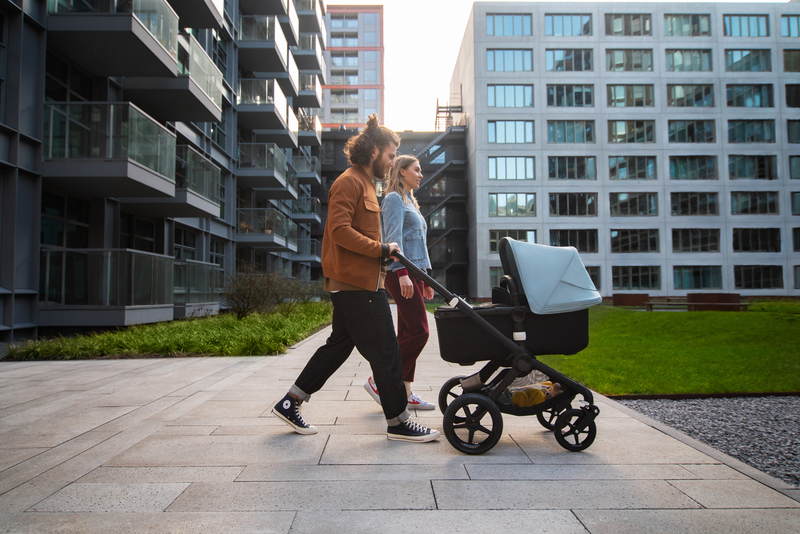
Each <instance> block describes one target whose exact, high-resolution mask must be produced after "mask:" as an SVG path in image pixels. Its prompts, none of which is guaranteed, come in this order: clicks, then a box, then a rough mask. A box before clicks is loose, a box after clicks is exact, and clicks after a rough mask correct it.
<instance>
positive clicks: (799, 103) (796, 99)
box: [786, 83, 800, 108]
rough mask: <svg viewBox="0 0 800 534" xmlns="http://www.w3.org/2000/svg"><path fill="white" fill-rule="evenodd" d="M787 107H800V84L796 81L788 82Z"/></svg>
mask: <svg viewBox="0 0 800 534" xmlns="http://www.w3.org/2000/svg"><path fill="white" fill-rule="evenodd" d="M786 107H787V108H800V85H798V84H794V83H787V84H786Z"/></svg>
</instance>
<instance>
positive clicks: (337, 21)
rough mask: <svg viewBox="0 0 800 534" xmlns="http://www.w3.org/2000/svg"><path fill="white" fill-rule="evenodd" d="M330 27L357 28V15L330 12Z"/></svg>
mask: <svg viewBox="0 0 800 534" xmlns="http://www.w3.org/2000/svg"><path fill="white" fill-rule="evenodd" d="M331 28H335V29H342V28H358V15H354V14H345V13H331Z"/></svg>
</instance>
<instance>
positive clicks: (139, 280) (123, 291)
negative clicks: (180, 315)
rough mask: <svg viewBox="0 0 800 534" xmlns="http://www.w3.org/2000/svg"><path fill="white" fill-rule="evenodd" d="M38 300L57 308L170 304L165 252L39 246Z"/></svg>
mask: <svg viewBox="0 0 800 534" xmlns="http://www.w3.org/2000/svg"><path fill="white" fill-rule="evenodd" d="M40 260H41V263H40V269H39V302H40V303H41V304H40V305H41V307H42V308H54V307H59V306H157V305H164V304H172V299H173V283H172V280H173V262H174V260H173V259H172V257H171V256H164V255H161V254H153V253H150V252H142V251H138V250H130V249H44V248H43V249H42V250H41V258H40Z"/></svg>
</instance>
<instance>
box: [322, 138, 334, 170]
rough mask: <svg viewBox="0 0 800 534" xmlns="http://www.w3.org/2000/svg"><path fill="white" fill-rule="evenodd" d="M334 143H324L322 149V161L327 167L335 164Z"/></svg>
mask: <svg viewBox="0 0 800 534" xmlns="http://www.w3.org/2000/svg"><path fill="white" fill-rule="evenodd" d="M334 150H335V149H334V143H333V141H323V142H322V146H321V147H320V150H319V152H320V159H321V160H322V163H323V164H325V165H330V164H332V163H333V162H334V159H335V156H334V153H333V152H334Z"/></svg>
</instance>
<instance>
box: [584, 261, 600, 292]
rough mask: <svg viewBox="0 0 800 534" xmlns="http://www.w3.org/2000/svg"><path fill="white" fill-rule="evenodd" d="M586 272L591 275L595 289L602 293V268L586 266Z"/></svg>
mask: <svg viewBox="0 0 800 534" xmlns="http://www.w3.org/2000/svg"><path fill="white" fill-rule="evenodd" d="M585 267H586V272H587V273H589V278H591V279H592V283H593V284H594V287H595V289H597V290H598V291H600V266H598V265H586V266H585Z"/></svg>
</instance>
